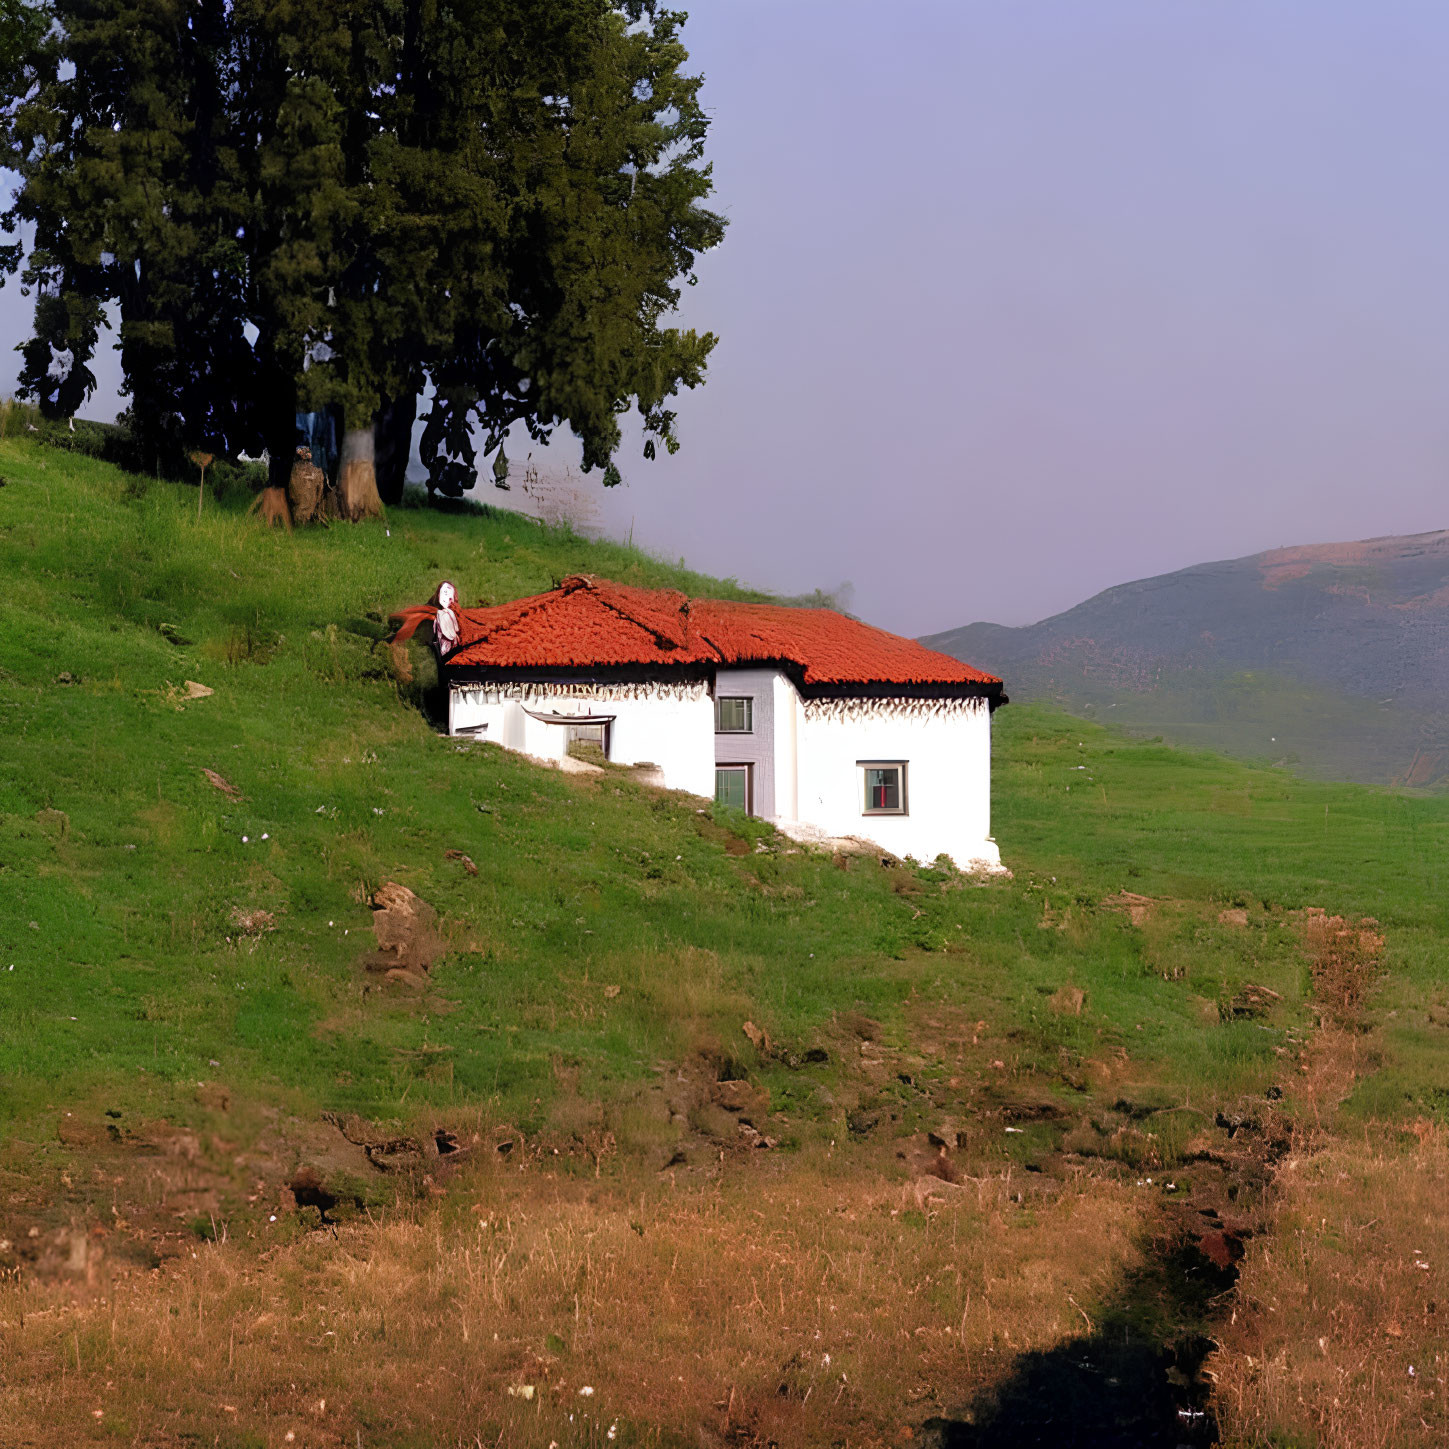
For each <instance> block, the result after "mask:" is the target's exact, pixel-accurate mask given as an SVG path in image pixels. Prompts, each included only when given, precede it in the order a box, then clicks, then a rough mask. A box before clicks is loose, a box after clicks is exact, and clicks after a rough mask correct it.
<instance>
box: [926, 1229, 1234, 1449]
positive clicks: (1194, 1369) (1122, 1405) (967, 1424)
mask: <svg viewBox="0 0 1449 1449" xmlns="http://www.w3.org/2000/svg"><path fill="white" fill-rule="evenodd" d="M1158 1246H1159V1251H1157V1252H1156V1253H1155V1254H1153V1255H1152V1256H1151V1257H1150V1258H1149V1260H1148V1261H1147V1262H1146V1263H1144V1264H1143V1265H1142V1266H1141V1267H1140V1268H1138V1269H1136V1270H1134V1271H1133V1272H1132V1273H1130V1274H1129V1275H1128V1276H1127V1278H1126V1279H1125V1280H1124V1282H1123V1284H1122V1286H1121V1288H1120V1289H1119V1291H1118V1293H1117V1295H1116V1297H1115V1298H1114V1300H1113V1302H1112V1304H1111V1306H1110V1308H1109V1309H1108V1311H1107V1313H1106V1314H1105V1315H1104V1317H1103V1319H1102V1322H1101V1323H1100V1324H1097V1325H1095V1326H1094V1328H1093V1331H1092V1332H1091V1333H1089V1334H1086V1335H1083V1336H1082V1337H1080V1338H1074V1339H1071V1340H1069V1341H1068V1342H1066V1343H1063V1344H1061V1345H1060V1346H1058V1347H1057V1348H1054V1349H1051V1350H1049V1351H1045V1352H1035V1353H1026V1354H1022V1355H1021V1356H1020V1357H1019V1358H1018V1359H1017V1361H1016V1364H1015V1366H1014V1368H1013V1370H1012V1372H1011V1373H1010V1375H1009V1376H1008V1377H1007V1378H1006V1379H1005V1380H1004V1381H1003V1382H1001V1383H999V1384H997V1385H996V1386H995V1387H994V1388H993V1389H992V1390H991V1391H989V1392H988V1393H986V1394H983V1395H982V1396H981V1397H980V1398H978V1399H977V1400H976V1401H975V1402H973V1403H972V1404H970V1405H969V1406H968V1407H967V1408H966V1409H965V1411H964V1412H963V1413H961V1414H960V1415H959V1416H957V1417H952V1418H938V1419H933V1420H931V1421H929V1422H928V1423H927V1424H925V1425H924V1426H923V1428H924V1429H925V1431H926V1432H925V1441H926V1443H927V1444H929V1445H931V1446H932V1449H1034V1446H1038V1445H1040V1446H1048V1445H1050V1446H1053V1449H1109V1446H1111V1449H1207V1446H1209V1445H1213V1444H1216V1443H1217V1442H1218V1426H1217V1420H1216V1418H1215V1416H1214V1414H1213V1410H1212V1404H1211V1398H1212V1384H1211V1383H1210V1382H1209V1381H1208V1380H1207V1379H1206V1378H1205V1377H1204V1375H1203V1372H1202V1367H1203V1363H1204V1362H1205V1360H1206V1359H1207V1356H1208V1354H1209V1353H1211V1352H1212V1349H1213V1347H1214V1344H1213V1340H1212V1339H1211V1338H1210V1337H1209V1336H1208V1328H1209V1326H1210V1325H1211V1323H1212V1321H1213V1319H1214V1318H1215V1317H1216V1313H1217V1311H1218V1306H1219V1303H1220V1301H1221V1295H1223V1294H1224V1293H1225V1292H1226V1291H1227V1290H1228V1289H1229V1288H1231V1287H1232V1285H1233V1283H1234V1282H1235V1281H1236V1279H1237V1268H1236V1267H1219V1266H1218V1265H1217V1264H1216V1263H1214V1262H1213V1261H1211V1260H1210V1259H1209V1258H1207V1257H1206V1256H1204V1254H1203V1253H1202V1252H1201V1251H1200V1250H1199V1248H1198V1245H1197V1240H1196V1239H1195V1238H1194V1237H1193V1236H1192V1235H1191V1234H1189V1233H1186V1232H1184V1233H1182V1234H1180V1235H1179V1236H1176V1237H1175V1238H1173V1239H1172V1240H1171V1241H1170V1243H1169V1244H1167V1245H1160V1244H1159V1245H1158Z"/></svg>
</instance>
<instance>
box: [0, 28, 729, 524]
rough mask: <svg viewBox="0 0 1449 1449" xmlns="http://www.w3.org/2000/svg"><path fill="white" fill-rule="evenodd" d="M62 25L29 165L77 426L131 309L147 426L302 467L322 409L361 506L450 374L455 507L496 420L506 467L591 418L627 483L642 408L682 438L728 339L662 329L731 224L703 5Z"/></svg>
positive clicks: (48, 296)
mask: <svg viewBox="0 0 1449 1449" xmlns="http://www.w3.org/2000/svg"><path fill="white" fill-rule="evenodd" d="M0 3H5V0H0ZM56 15H57V19H58V22H59V26H58V29H57V32H56V35H55V38H54V39H53V41H52V42H51V44H50V51H49V61H48V68H47V66H44V65H43V66H41V67H40V68H39V69H38V71H37V72H36V77H35V83H34V85H33V87H32V98H31V100H30V102H29V104H28V105H24V106H21V107H20V116H21V121H22V124H21V125H20V126H19V127H18V128H17V135H18V137H19V144H18V145H17V146H15V147H14V148H13V149H12V155H13V156H14V158H15V160H16V162H17V164H18V165H19V167H20V169H21V170H22V174H23V176H24V178H25V184H24V187H23V188H22V190H21V192H20V194H19V197H18V200H17V205H16V207H15V210H14V212H13V214H12V217H11V221H12V224H13V222H15V221H17V220H27V221H30V222H32V223H33V224H34V225H35V227H36V246H35V249H34V250H33V252H32V255H31V257H30V259H29V263H28V266H27V271H26V279H27V281H28V282H30V283H31V284H33V285H36V286H38V287H39V288H40V291H41V297H40V306H38V308H37V330H36V336H35V338H34V339H32V343H31V344H30V351H29V352H27V354H26V356H27V368H26V373H25V379H24V381H25V385H26V386H27V388H28V389H29V390H31V391H32V392H34V393H36V394H37V395H39V396H42V397H43V399H44V401H45V402H46V405H47V407H48V408H50V409H51V410H53V411H56V412H64V411H73V410H74V408H75V406H76V405H77V402H78V398H79V396H82V395H83V393H84V390H85V389H86V387H87V386H88V377H89V375H88V372H87V370H86V365H87V363H88V362H89V358H90V355H91V352H92V350H93V348H94V346H95V340H96V332H97V328H98V326H99V324H100V321H101V316H102V309H103V308H104V307H105V305H106V304H107V303H115V304H116V305H117V306H118V308H119V311H120V317H121V329H120V330H121V352H122V363H123V367H124V369H125V373H126V378H127V384H128V387H129V388H130V390H131V393H132V409H131V411H132V418H133V422H135V424H136V425H137V427H138V429H140V430H141V431H143V432H145V431H147V430H149V431H150V432H151V433H154V434H155V435H157V436H158V437H159V436H161V435H163V434H165V435H167V436H171V435H174V441H175V443H176V444H177V445H181V444H189V445H204V446H206V447H208V449H211V450H217V451H234V450H235V448H236V447H237V446H248V447H251V446H260V445H261V444H263V443H264V444H265V446H266V447H267V448H268V449H269V451H270V453H271V456H272V458H273V460H274V463H275V464H278V465H279V466H280V467H281V468H285V467H286V466H288V465H289V463H290V458H291V453H292V448H291V441H292V438H293V421H292V419H293V414H294V413H295V412H296V411H297V410H298V408H299V407H300V408H303V409H311V408H317V407H321V406H325V405H334V406H337V407H340V409H341V410H342V413H343V417H344V444H343V466H342V478H341V487H340V496H341V501H342V504H343V507H344V510H345V511H346V512H347V513H348V515H349V516H352V517H360V516H363V515H365V514H366V513H368V512H372V511H375V509H376V507H377V504H378V501H379V495H378V490H377V483H376V466H375V464H376V448H377V439H378V435H379V421H380V420H381V421H382V422H383V423H384V425H385V426H384V428H383V433H384V443H385V444H386V447H385V449H384V452H385V453H386V454H387V455H388V456H389V457H390V458H391V460H392V465H391V466H390V467H388V468H387V469H386V470H385V475H384V476H385V486H386V487H387V491H388V493H389V495H395V493H396V491H397V490H399V489H400V486H401V468H400V467H399V466H397V462H396V459H397V456H398V450H397V448H396V439H397V438H398V437H399V436H400V435H405V433H406V431H407V430H408V429H409V428H410V425H411V419H412V416H413V407H414V401H415V399H416V397H417V395H418V393H419V391H420V390H421V389H422V388H423V387H424V385H425V383H427V382H429V381H430V382H431V383H432V384H433V390H434V394H435V396H434V401H433V404H432V407H431V411H430V413H429V416H428V422H427V428H426V430H425V438H426V442H425V447H424V452H425V455H426V457H427V459H428V460H429V462H430V465H431V473H432V476H433V478H434V480H435V482H436V483H437V485H438V486H440V487H441V488H442V489H443V490H444V491H449V492H455V491H460V485H464V484H466V483H471V481H472V478H473V476H475V474H476V458H475V448H474V443H473V440H472V436H471V433H470V426H471V427H477V428H479V429H481V432H482V435H483V449H484V451H485V453H487V452H494V453H495V454H496V455H497V456H500V457H501V452H502V448H503V443H504V438H505V437H506V436H507V434H508V432H509V430H510V428H512V427H514V426H522V427H523V428H524V429H526V430H527V431H528V432H529V433H530V434H531V435H533V436H534V437H536V438H546V437H547V436H548V435H549V433H550V432H551V431H552V429H554V428H556V427H557V426H559V425H560V424H562V423H568V424H570V425H571V426H572V427H573V429H574V430H575V432H577V434H578V435H579V437H580V438H581V440H582V442H583V447H584V462H585V466H586V467H587V468H592V467H594V466H603V467H604V468H605V469H606V482H607V481H613V480H614V479H615V478H617V472H616V471H615V468H614V465H613V462H612V458H613V454H614V452H615V450H616V449H617V447H618V445H619V441H620V436H621V434H620V428H619V423H618V415H619V413H620V412H621V411H623V410H624V409H626V408H627V407H628V406H630V404H631V403H632V404H636V405H637V406H638V408H639V410H640V412H641V413H642V414H643V419H644V428H645V432H646V437H647V444H646V452H648V453H650V454H651V455H652V453H653V450H654V446H655V441H656V439H657V440H660V441H663V442H664V444H665V446H666V447H669V448H671V449H672V448H674V447H675V446H677V444H676V442H675V438H674V431H673V421H674V417H673V413H672V412H671V411H670V409H669V407H668V399H669V398H670V397H671V395H672V394H673V393H674V392H676V391H677V389H678V388H679V387H680V386H681V385H684V386H691V387H692V386H694V385H696V384H697V383H698V382H699V381H700V380H701V377H702V373H703V367H704V362H705V358H706V356H707V355H708V352H709V350H710V347H711V346H712V344H713V338H712V337H710V336H699V335H697V334H695V333H693V332H685V331H679V330H677V329H671V328H667V327H665V326H663V325H662V320H663V318H664V317H665V315H666V314H667V313H668V311H669V310H671V309H672V308H673V306H674V305H675V304H676V302H677V300H678V296H679V293H678V285H679V283H680V282H681V281H682V280H684V279H686V278H688V277H689V275H690V273H691V270H692V266H693V262H694V258H695V256H696V255H697V254H698V253H699V252H700V251H701V250H703V249H705V248H707V247H709V246H711V245H713V244H714V243H715V242H716V241H717V240H718V239H719V237H720V236H721V234H722V231H723V222H722V221H721V220H720V218H718V217H717V216H715V215H713V214H712V213H710V212H709V211H707V210H706V209H705V208H704V206H703V201H704V199H705V198H706V197H707V195H708V193H709V190H710V178H709V170H708V167H707V166H706V165H704V164H703V159H702V148H703V141H704V135H705V130H706V125H707V122H706V118H705V116H704V113H703V111H702V110H701V108H700V106H699V101H698V89H699V82H698V80H697V79H696V78H693V77H690V76H687V75H686V74H685V73H684V69H683V68H684V66H685V65H686V63H687V56H686V53H685V50H684V48H683V46H682V44H681V42H680V38H679V32H680V25H681V23H682V20H683V17H682V16H680V15H678V14H675V13H672V12H668V11H664V10H660V9H657V8H656V7H655V6H654V5H653V4H650V3H648V0H626V3H610V0H550V3H549V4H547V5H540V4H538V3H536V0H451V3H446V4H444V3H438V0H331V3H321V0H234V3H233V4H231V5H229V6H225V7H223V6H218V5H215V4H206V3H198V0H132V3H128V4H122V3H118V0H110V3H106V0H57V6H56ZM67 60H68V61H69V62H70V68H69V72H68V71H67V67H66V66H65V65H64V62H65V61H67ZM27 127H28V129H27ZM57 352H69V353H70V354H71V356H72V358H73V364H72V368H71V372H70V375H69V377H68V378H67V380H66V383H65V385H64V386H63V387H60V388H57V387H56V386H55V385H54V384H53V382H52V380H51V379H52V374H53V371H54V369H53V366H52V362H53V357H54V355H55V353H57ZM168 430H169V431H168ZM404 457H405V454H404ZM274 481H281V479H280V477H274Z"/></svg>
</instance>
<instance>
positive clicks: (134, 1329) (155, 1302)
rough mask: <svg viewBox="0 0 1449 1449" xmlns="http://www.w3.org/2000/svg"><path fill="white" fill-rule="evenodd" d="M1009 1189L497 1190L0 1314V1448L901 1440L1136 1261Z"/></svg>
mask: <svg viewBox="0 0 1449 1449" xmlns="http://www.w3.org/2000/svg"><path fill="white" fill-rule="evenodd" d="M1021 1188H1022V1184H1021V1182H1020V1180H1019V1179H1013V1178H1008V1177H1001V1178H989V1179H983V1180H981V1181H979V1182H973V1181H970V1180H968V1181H966V1182H964V1183H962V1184H961V1185H958V1186H951V1185H948V1184H945V1183H939V1182H934V1181H933V1182H930V1183H918V1184H916V1185H914V1186H912V1185H910V1184H902V1182H901V1181H900V1180H899V1179H894V1180H893V1179H890V1178H887V1177H884V1176H880V1175H871V1176H868V1177H866V1176H863V1175H862V1172H861V1169H860V1168H859V1167H857V1168H854V1169H852V1170H851V1171H850V1172H849V1173H847V1172H845V1171H844V1170H842V1169H841V1168H840V1166H839V1165H838V1164H837V1163H835V1162H833V1161H832V1160H831V1159H829V1158H824V1159H821V1160H820V1161H817V1162H814V1163H807V1162H803V1161H800V1160H795V1161H789V1162H775V1161H770V1162H764V1161H758V1160H757V1161H756V1162H753V1163H751V1164H750V1165H749V1166H743V1167H732V1168H731V1169H730V1170H729V1171H728V1172H727V1173H726V1175H725V1176H724V1177H722V1178H719V1179H715V1180H694V1181H689V1182H686V1181H683V1180H681V1181H680V1182H679V1183H678V1184H677V1185H674V1184H670V1183H669V1182H668V1181H667V1179H659V1178H656V1179H654V1180H652V1181H651V1182H650V1183H649V1184H648V1185H647V1186H645V1187H643V1188H642V1190H641V1189H640V1188H639V1187H635V1188H633V1189H630V1188H628V1187H627V1186H625V1185H623V1184H619V1183H615V1184H612V1185H611V1184H609V1183H607V1182H605V1183H602V1184H600V1183H584V1182H580V1181H578V1180H577V1179H573V1178H567V1177H563V1176H556V1175H550V1174H547V1173H545V1172H542V1171H540V1170H539V1169H538V1168H536V1167H529V1168H526V1169H521V1170H519V1169H514V1170H508V1169H493V1170H491V1171H489V1172H487V1173H481V1172H480V1173H479V1175H477V1176H476V1177H474V1178H473V1179H472V1180H471V1181H470V1180H466V1179H465V1180H463V1181H461V1182H459V1183H458V1184H457V1185H456V1186H455V1187H454V1188H453V1189H452V1190H451V1191H450V1193H449V1195H448V1198H447V1200H446V1201H445V1202H442V1203H440V1204H437V1205H434V1206H431V1207H427V1208H424V1209H422V1210H420V1211H418V1212H415V1213H412V1214H407V1215H402V1216H398V1217H396V1218H394V1219H393V1220H392V1221H387V1222H383V1223H379V1224H372V1225H365V1224H364V1225H356V1226H351V1227H347V1228H343V1229H342V1230H341V1231H340V1232H339V1233H338V1234H336V1235H335V1236H334V1235H332V1234H330V1233H325V1232H318V1231H311V1232H307V1231H303V1230H302V1229H301V1226H300V1221H296V1220H294V1221H291V1222H289V1221H287V1220H284V1221H283V1222H282V1223H281V1224H280V1225H279V1226H277V1227H276V1228H271V1229H268V1230H267V1231H268V1232H270V1233H272V1234H273V1235H274V1239H275V1240H274V1241H273V1242H272V1243H271V1244H270V1245H264V1246H262V1247H261V1248H260V1251H259V1246H258V1244H257V1243H254V1242H240V1243H238V1242H232V1243H221V1244H202V1243H198V1244H197V1247H196V1256H195V1259H194V1260H191V1261H188V1262H186V1263H184V1264H183V1266H182V1267H181V1269H180V1270H174V1269H173V1270H168V1271H165V1272H162V1273H155V1274H143V1275H140V1276H138V1277H135V1278H131V1279H124V1280H118V1281H114V1282H111V1283H109V1284H107V1283H105V1282H101V1283H99V1284H98V1285H97V1286H96V1287H95V1289H94V1290H93V1294H94V1295H95V1296H91V1297H89V1298H86V1297H76V1296H74V1292H75V1290H70V1289H66V1288H63V1287H61V1286H59V1285H57V1284H54V1283H52V1284H49V1285H46V1284H43V1283H38V1282H36V1281H34V1280H31V1281H28V1282H26V1283H24V1284H22V1285H20V1286H11V1287H8V1288H5V1289H4V1290H0V1293H3V1296H0V1343H3V1349H0V1423H3V1424H5V1425H6V1426H7V1427H6V1437H5V1443H6V1444H7V1446H11V1445H13V1446H17V1449H18V1446H38V1445H53V1444H57V1443H66V1444H90V1443H116V1442H124V1443H135V1444H146V1445H152V1444H154V1445H167V1444H175V1443H180V1442H183V1440H186V1439H187V1436H188V1435H192V1436H194V1435H201V1436H203V1442H205V1443H208V1444H209V1443H212V1442H217V1443H220V1444H223V1445H225V1444H237V1445H240V1444H256V1445H267V1446H272V1445H277V1446H283V1445H290V1444H297V1445H336V1446H341V1445H347V1446H353V1445H354V1444H355V1443H357V1442H359V1436H360V1442H362V1443H363V1444H365V1445H377V1444H384V1443H385V1444H402V1443H419V1444H422V1443H426V1444H428V1445H445V1444H446V1445H454V1444H456V1445H473V1444H475V1443H480V1442H481V1443H482V1444H485V1445H491V1444H494V1443H495V1442H503V1443H508V1444H518V1445H533V1444H538V1445H547V1444H549V1443H550V1442H552V1441H555V1440H556V1441H558V1442H559V1443H561V1444H577V1443H595V1442H597V1443H600V1444H603V1443H608V1442H611V1441H610V1439H609V1438H608V1437H607V1436H608V1431H609V1428H610V1426H617V1438H615V1439H613V1440H612V1442H614V1443H618V1444H627V1443H641V1442H647V1443H683V1442H688V1443H690V1444H699V1443H705V1444H709V1443H722V1442H728V1443H740V1444H753V1443H763V1442H767V1441H769V1440H776V1441H778V1442H780V1443H782V1444H792V1445H795V1444H816V1443H831V1442H842V1441H847V1440H848V1442H850V1443H851V1444H868V1443H875V1442H885V1441H887V1440H889V1441H890V1442H897V1441H898V1440H899V1439H900V1437H901V1435H902V1433H903V1430H904V1428H905V1426H907V1425H910V1424H912V1423H915V1424H918V1423H920V1422H921V1421H922V1420H924V1419H926V1418H928V1417H930V1416H931V1415H932V1414H935V1413H938V1412H940V1410H941V1409H942V1408H943V1407H944V1408H947V1409H949V1408H952V1407H956V1406H959V1405H960V1404H961V1403H962V1402H963V1401H964V1400H965V1399H966V1398H967V1397H968V1396H969V1395H970V1393H971V1392H972V1391H973V1390H975V1389H979V1388H980V1387H982V1386H983V1385H985V1384H989V1383H991V1382H993V1381H994V1380H995V1379H996V1378H998V1377H999V1376H1001V1375H1004V1374H1005V1373H1007V1372H1008V1371H1009V1369H1010V1367H1011V1362H1012V1359H1013V1357H1014V1356H1015V1354H1016V1353H1017V1352H1020V1351H1022V1350H1029V1349H1037V1348H1048V1347H1051V1346H1053V1345H1054V1344H1056V1343H1058V1342H1060V1341H1061V1340H1063V1339H1064V1338H1067V1337H1070V1336H1072V1335H1073V1334H1076V1333H1078V1332H1079V1331H1080V1329H1081V1324H1082V1318H1081V1313H1082V1310H1081V1309H1080V1308H1079V1307H1078V1306H1077V1305H1080V1304H1086V1305H1087V1306H1088V1307H1090V1306H1091V1304H1092V1303H1093V1301H1094V1299H1095V1298H1096V1297H1097V1296H1098V1295H1099V1294H1103V1293H1105V1292H1106V1291H1108V1289H1109V1286H1110V1284H1111V1283H1112V1281H1113V1280H1114V1279H1115V1278H1116V1277H1117V1276H1118V1274H1119V1273H1120V1272H1121V1270H1122V1268H1123V1266H1124V1264H1125V1263H1126V1262H1127V1261H1128V1260H1129V1259H1130V1258H1131V1255H1132V1252H1133V1236H1134V1230H1135V1227H1136V1217H1135V1213H1136V1211H1137V1209H1136V1208H1135V1206H1134V1204H1133V1203H1132V1201H1131V1200H1130V1194H1129V1192H1128V1191H1127V1190H1126V1189H1122V1188H1118V1187H1115V1186H1113V1185H1110V1184H1103V1183H1101V1182H1095V1183H1086V1184H1084V1185H1082V1186H1067V1187H1057V1186H1055V1185H1052V1184H1041V1183H1038V1184H1037V1185H1036V1195H1035V1196H1033V1195H1032V1192H1031V1191H1027V1192H1026V1193H1025V1194H1023V1193H1022V1191H1021ZM1019 1196H1020V1197H1024V1201H1021V1202H1019V1201H1017V1200H1016V1199H1017V1198H1018V1197H1019ZM263 1236H265V1233H264V1235H263ZM1073 1299H1075V1303H1074V1302H1073V1301H1072V1300H1073ZM530 1386H531V1394H530V1393H529V1392H528V1391H529V1389H530ZM585 1389H592V1390H593V1392H592V1393H590V1394H586V1393H585V1392H584V1390H585ZM510 1391H512V1392H510ZM218 1435H219V1436H220V1437H219V1438H218V1437H215V1436H218ZM288 1435H291V1436H292V1437H291V1438H288Z"/></svg>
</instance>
